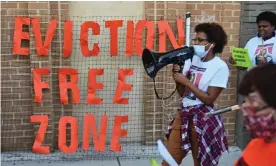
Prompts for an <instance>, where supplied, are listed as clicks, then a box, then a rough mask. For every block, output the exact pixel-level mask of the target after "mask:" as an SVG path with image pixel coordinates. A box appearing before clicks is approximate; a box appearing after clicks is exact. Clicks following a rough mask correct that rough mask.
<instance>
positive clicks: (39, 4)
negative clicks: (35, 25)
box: [28, 2, 48, 9]
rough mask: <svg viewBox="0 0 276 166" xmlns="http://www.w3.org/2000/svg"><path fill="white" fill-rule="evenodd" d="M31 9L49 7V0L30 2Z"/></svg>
mask: <svg viewBox="0 0 276 166" xmlns="http://www.w3.org/2000/svg"><path fill="white" fill-rule="evenodd" d="M28 7H29V9H48V2H29V6H28Z"/></svg>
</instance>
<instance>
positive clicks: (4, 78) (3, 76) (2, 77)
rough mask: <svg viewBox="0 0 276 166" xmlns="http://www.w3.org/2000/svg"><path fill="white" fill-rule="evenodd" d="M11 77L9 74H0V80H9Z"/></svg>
mask: <svg viewBox="0 0 276 166" xmlns="http://www.w3.org/2000/svg"><path fill="white" fill-rule="evenodd" d="M10 79H11V75H1V81H2V82H3V81H9V80H10Z"/></svg>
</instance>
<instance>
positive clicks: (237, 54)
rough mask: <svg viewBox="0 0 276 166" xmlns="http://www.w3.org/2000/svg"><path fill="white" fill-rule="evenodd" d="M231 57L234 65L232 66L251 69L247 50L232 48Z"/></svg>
mask: <svg viewBox="0 0 276 166" xmlns="http://www.w3.org/2000/svg"><path fill="white" fill-rule="evenodd" d="M232 57H233V59H234V60H235V62H236V64H235V65H234V66H238V67H246V68H251V67H252V62H251V60H250V58H249V55H248V50H247V49H244V48H239V47H232Z"/></svg>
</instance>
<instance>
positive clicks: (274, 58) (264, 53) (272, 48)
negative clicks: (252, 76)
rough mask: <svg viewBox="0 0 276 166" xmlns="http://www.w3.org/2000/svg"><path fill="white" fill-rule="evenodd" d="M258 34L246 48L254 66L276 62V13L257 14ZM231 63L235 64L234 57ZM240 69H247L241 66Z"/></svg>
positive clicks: (230, 59)
mask: <svg viewBox="0 0 276 166" xmlns="http://www.w3.org/2000/svg"><path fill="white" fill-rule="evenodd" d="M256 23H257V25H258V31H259V33H258V35H257V36H255V37H253V38H252V39H250V40H249V41H248V42H247V44H246V46H245V49H248V54H249V57H250V60H251V62H252V65H253V67H255V66H257V65H259V64H266V63H274V64H276V36H275V27H276V14H275V13H273V12H269V11H266V12H262V13H260V14H259V15H258V16H257V19H256ZM229 63H230V64H235V63H236V62H235V61H234V59H233V57H232V56H231V57H230V58H229ZM239 69H242V70H244V69H246V68H242V67H239Z"/></svg>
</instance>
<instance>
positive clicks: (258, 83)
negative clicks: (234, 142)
mask: <svg viewBox="0 0 276 166" xmlns="http://www.w3.org/2000/svg"><path fill="white" fill-rule="evenodd" d="M275 85H276V64H266V65H260V66H257V67H255V68H253V69H252V70H250V71H249V72H248V73H246V75H245V76H244V79H243V80H242V82H241V84H240V87H239V93H240V94H242V95H243V96H244V97H245V103H244V104H243V105H242V111H243V116H244V123H245V127H246V128H247V130H248V131H249V132H250V133H251V134H252V136H253V137H254V139H253V140H252V141H251V142H249V144H248V145H247V147H246V148H245V149H244V151H243V153H242V156H241V158H240V159H239V160H238V161H237V162H236V163H235V166H276V86H275Z"/></svg>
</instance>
